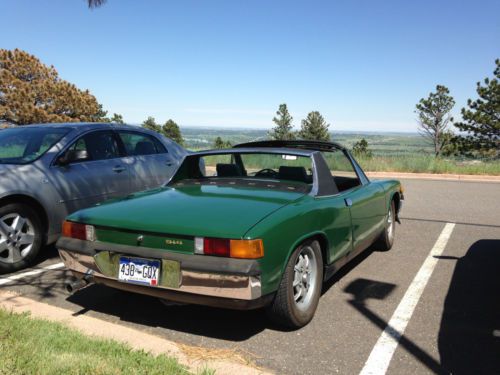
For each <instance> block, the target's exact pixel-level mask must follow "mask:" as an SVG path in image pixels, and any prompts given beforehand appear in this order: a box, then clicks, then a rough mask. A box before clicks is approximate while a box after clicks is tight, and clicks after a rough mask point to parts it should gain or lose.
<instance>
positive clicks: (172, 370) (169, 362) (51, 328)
mask: <svg viewBox="0 0 500 375" xmlns="http://www.w3.org/2000/svg"><path fill="white" fill-rule="evenodd" d="M189 373H190V372H189V371H188V370H187V369H186V368H185V367H183V366H182V365H180V364H179V363H178V362H177V361H176V360H175V359H174V358H170V357H167V356H165V355H159V356H153V355H152V354H149V353H146V352H144V351H138V350H133V349H131V348H130V347H128V346H127V345H124V344H121V343H118V342H116V341H112V340H103V339H96V338H92V337H88V336H85V335H84V334H82V333H80V332H78V331H76V330H73V329H70V328H68V327H66V326H64V325H62V324H60V323H54V322H50V321H47V320H41V319H33V318H30V317H29V315H28V314H14V313H10V312H7V311H5V310H3V309H0V374H189ZM202 373H207V374H210V373H213V372H212V371H210V370H208V369H206V370H204V371H203V372H202Z"/></svg>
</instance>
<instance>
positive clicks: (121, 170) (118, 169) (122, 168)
mask: <svg viewBox="0 0 500 375" xmlns="http://www.w3.org/2000/svg"><path fill="white" fill-rule="evenodd" d="M124 170H125V167H122V166H119V165H117V166H116V167H114V168H113V172H115V173H122V172H123V171H124Z"/></svg>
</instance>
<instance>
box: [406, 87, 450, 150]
mask: <svg viewBox="0 0 500 375" xmlns="http://www.w3.org/2000/svg"><path fill="white" fill-rule="evenodd" d="M449 94H450V90H448V88H447V87H446V86H442V85H437V86H436V92H431V93H430V94H429V96H428V97H427V98H426V99H424V98H422V99H420V101H419V102H418V104H417V105H416V110H415V113H416V114H417V116H418V127H419V129H418V130H419V132H420V134H421V135H422V136H423V137H424V138H427V139H428V140H429V141H430V142H431V143H432V145H433V146H434V155H435V156H439V155H440V154H441V150H442V149H443V147H446V145H447V143H449V141H450V139H451V136H450V130H449V129H448V124H449V123H450V121H453V118H452V117H451V116H450V111H451V110H452V109H453V106H454V105H455V100H454V99H453V97H452V96H451V95H449Z"/></svg>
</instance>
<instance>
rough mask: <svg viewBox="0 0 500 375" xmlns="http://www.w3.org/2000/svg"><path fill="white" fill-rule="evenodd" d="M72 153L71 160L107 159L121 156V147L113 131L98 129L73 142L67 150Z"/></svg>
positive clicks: (68, 153)
mask: <svg viewBox="0 0 500 375" xmlns="http://www.w3.org/2000/svg"><path fill="white" fill-rule="evenodd" d="M66 154H67V155H71V156H70V159H74V160H69V162H73V163H75V162H82V161H89V160H105V159H114V158H119V157H120V156H121V155H120V149H119V146H118V142H117V140H116V138H115V136H114V135H113V133H112V132H107V131H98V132H93V133H90V134H86V135H84V136H83V137H81V138H79V139H78V140H77V141H76V142H75V143H73V144H72V145H71V146H70V147H69V148H68V150H67V151H66Z"/></svg>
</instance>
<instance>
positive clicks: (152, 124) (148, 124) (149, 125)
mask: <svg viewBox="0 0 500 375" xmlns="http://www.w3.org/2000/svg"><path fill="white" fill-rule="evenodd" d="M141 126H142V127H143V128H145V129H149V130H153V131H155V132H157V133H161V126H160V125H158V124H157V123H156V120H155V118H154V117H151V116H149V117H148V118H147V119H146V120H144V122H143V123H142V125H141Z"/></svg>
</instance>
